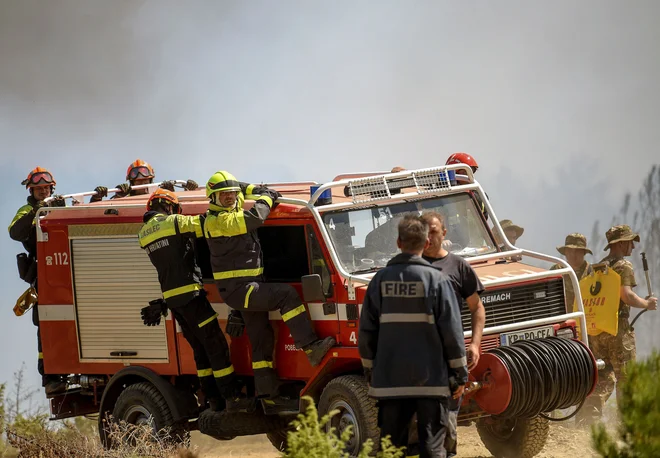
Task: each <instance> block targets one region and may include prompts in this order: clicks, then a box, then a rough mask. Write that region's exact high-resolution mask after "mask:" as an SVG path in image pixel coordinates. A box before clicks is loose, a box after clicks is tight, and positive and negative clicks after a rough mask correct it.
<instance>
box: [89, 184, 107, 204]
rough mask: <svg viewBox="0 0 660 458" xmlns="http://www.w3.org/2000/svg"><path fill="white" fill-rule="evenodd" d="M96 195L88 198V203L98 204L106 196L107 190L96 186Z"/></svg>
mask: <svg viewBox="0 0 660 458" xmlns="http://www.w3.org/2000/svg"><path fill="white" fill-rule="evenodd" d="M94 191H95V192H96V194H94V195H93V196H92V197H90V198H89V201H90V202H100V201H101V200H103V198H104V197H107V196H108V188H106V187H105V186H97V187H95V188H94Z"/></svg>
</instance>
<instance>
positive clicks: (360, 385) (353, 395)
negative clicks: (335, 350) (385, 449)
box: [318, 375, 380, 456]
mask: <svg viewBox="0 0 660 458" xmlns="http://www.w3.org/2000/svg"><path fill="white" fill-rule="evenodd" d="M318 410H319V416H321V417H322V416H323V415H325V414H327V413H329V412H331V411H333V410H339V414H337V415H335V416H334V417H332V419H331V420H330V422H329V423H328V424H327V425H326V428H327V429H328V430H329V429H330V427H332V426H334V427H335V428H336V430H337V435H338V436H339V435H340V434H341V433H342V431H343V430H344V429H346V427H347V426H349V425H352V426H353V436H352V437H351V440H350V441H349V442H348V443H347V444H346V450H345V451H346V452H347V453H349V454H350V455H351V456H357V454H358V453H359V452H360V448H361V446H362V444H364V442H365V441H366V440H367V439H371V440H372V442H373V445H374V452H375V451H377V450H379V448H380V431H379V429H378V407H376V401H375V400H374V399H373V398H370V397H369V395H368V387H367V382H366V381H365V380H364V377H362V376H358V375H342V376H341V377H337V378H335V379H333V380H331V381H330V383H328V384H327V385H326V387H325V388H324V389H323V393H321V399H320V400H319V407H318Z"/></svg>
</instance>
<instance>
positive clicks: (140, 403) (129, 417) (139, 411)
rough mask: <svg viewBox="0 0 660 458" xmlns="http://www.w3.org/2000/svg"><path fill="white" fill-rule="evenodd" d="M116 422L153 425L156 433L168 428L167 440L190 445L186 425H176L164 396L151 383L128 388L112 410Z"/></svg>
mask: <svg viewBox="0 0 660 458" xmlns="http://www.w3.org/2000/svg"><path fill="white" fill-rule="evenodd" d="M112 417H113V419H114V421H117V422H119V421H125V422H126V423H129V424H133V425H142V424H151V425H152V427H153V429H154V433H160V432H161V430H163V428H168V434H167V436H166V437H167V439H168V440H172V441H174V442H177V443H182V444H185V445H188V443H189V441H190V433H189V431H188V429H187V428H186V425H185V424H184V423H176V422H175V421H174V420H173V418H172V412H171V411H170V408H169V406H168V404H167V401H166V400H165V397H164V396H163V394H162V393H161V392H160V391H159V390H158V389H157V388H156V387H155V386H154V385H152V384H151V383H149V382H140V383H136V384H134V385H129V386H128V387H126V388H125V389H124V390H123V391H122V392H121V394H120V395H119V397H118V398H117V402H116V403H115V406H114V409H113V410H112Z"/></svg>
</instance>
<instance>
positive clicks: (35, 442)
mask: <svg viewBox="0 0 660 458" xmlns="http://www.w3.org/2000/svg"><path fill="white" fill-rule="evenodd" d="M6 433H7V442H8V443H9V445H11V446H12V447H13V448H14V449H15V450H16V454H15V455H14V456H16V457H17V458H61V457H68V458H142V457H145V458H146V457H150V458H151V457H153V458H174V457H176V458H198V454H197V451H196V447H194V448H193V449H189V448H187V447H185V446H182V445H181V444H177V443H173V442H172V441H171V440H167V439H166V437H167V433H168V431H167V430H163V431H161V432H160V433H158V434H156V433H154V431H153V429H152V428H151V427H150V426H149V425H139V426H135V425H130V424H128V423H124V422H121V423H120V424H117V423H112V424H111V427H110V431H109V438H110V440H111V441H112V443H113V444H116V446H115V447H114V448H113V449H112V450H105V449H104V448H103V445H102V444H101V442H100V440H99V439H98V435H94V436H92V437H90V436H87V435H84V434H82V433H80V431H78V430H77V429H76V428H74V427H71V426H68V425H65V427H64V429H63V430H59V431H57V432H53V431H48V430H42V431H39V432H38V433H36V434H34V435H31V436H21V435H19V434H18V433H16V432H15V431H12V430H11V429H9V428H8V429H7V431H6Z"/></svg>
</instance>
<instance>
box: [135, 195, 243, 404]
mask: <svg viewBox="0 0 660 458" xmlns="http://www.w3.org/2000/svg"><path fill="white" fill-rule="evenodd" d="M204 219H205V217H204V216H203V215H202V216H185V215H182V214H181V207H180V205H179V200H178V198H177V196H176V194H174V193H173V192H171V191H168V190H166V189H157V190H156V192H154V193H153V194H152V195H151V197H150V198H149V200H148V202H147V212H146V213H145V214H144V218H143V220H144V226H142V229H140V232H138V238H139V240H140V246H141V247H142V248H143V249H144V250H145V251H146V253H147V254H148V256H149V259H150V260H151V263H152V264H153V265H154V267H155V268H156V270H157V272H158V281H159V282H160V287H161V290H162V292H163V299H157V300H154V301H151V302H150V305H149V306H147V307H144V308H143V309H142V319H143V321H144V324H145V325H148V326H153V325H158V324H160V318H161V315H166V314H167V309H169V310H171V311H172V315H174V318H175V319H176V321H177V323H179V326H181V330H182V332H183V336H184V337H185V339H186V340H187V341H188V343H189V344H190V346H191V347H192V349H193V354H194V358H195V365H196V366H197V376H198V377H199V382H200V385H201V387H202V391H203V392H204V395H205V397H206V398H207V399H208V400H209V401H210V404H211V408H212V409H213V410H219V409H220V408H221V407H222V406H221V402H220V397H222V398H223V399H224V400H225V408H226V410H227V411H228V412H240V411H246V412H247V411H250V410H253V409H254V406H255V400H254V399H248V398H246V396H245V395H242V394H241V386H240V385H239V384H238V383H237V381H236V379H235V374H234V366H232V364H231V358H230V356H229V346H228V345H227V340H226V338H225V336H224V334H223V333H222V331H221V330H220V325H219V324H218V314H217V313H215V311H214V310H213V308H212V307H211V304H210V303H209V301H208V299H206V291H205V290H204V284H203V282H202V272H201V269H200V267H199V265H198V264H197V260H196V258H195V239H196V238H202V237H204V232H203V226H204Z"/></svg>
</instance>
